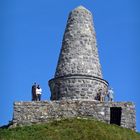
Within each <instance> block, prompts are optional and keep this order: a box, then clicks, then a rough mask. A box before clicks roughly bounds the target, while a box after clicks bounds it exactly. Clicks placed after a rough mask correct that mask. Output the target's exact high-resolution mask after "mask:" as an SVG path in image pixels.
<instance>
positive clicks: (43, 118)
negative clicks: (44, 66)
mask: <svg viewBox="0 0 140 140" xmlns="http://www.w3.org/2000/svg"><path fill="white" fill-rule="evenodd" d="M113 107H114V108H115V107H118V108H121V117H120V126H122V127H126V128H130V129H133V130H135V129H136V126H135V124H136V122H135V121H136V119H135V105H134V104H133V103H132V102H99V101H93V100H60V101H37V102H15V103H14V115H13V126H17V125H19V126H20V125H31V124H36V123H42V122H43V123H45V122H50V121H53V120H59V119H64V118H73V117H84V118H90V117H91V118H94V119H97V120H100V121H103V122H107V123H108V124H110V122H111V108H113Z"/></svg>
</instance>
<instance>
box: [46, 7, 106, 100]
mask: <svg viewBox="0 0 140 140" xmlns="http://www.w3.org/2000/svg"><path fill="white" fill-rule="evenodd" d="M49 86H50V90H51V100H61V99H89V100H94V99H95V96H96V94H97V92H98V90H99V89H103V90H104V91H106V90H107V86H108V83H107V81H105V80H103V77H102V72H101V66H100V62H99V57H98V50H97V43H96V34H95V30H94V26H93V19H92V14H91V12H90V11H89V10H87V9H86V8H84V7H83V6H79V7H77V8H76V9H74V10H73V11H71V12H70V14H69V17H68V21H67V26H66V29H65V33H64V37H63V41H62V48H61V52H60V56H59V60H58V64H57V68H56V72H55V77H54V78H53V79H51V80H50V81H49Z"/></svg>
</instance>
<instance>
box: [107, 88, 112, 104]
mask: <svg viewBox="0 0 140 140" xmlns="http://www.w3.org/2000/svg"><path fill="white" fill-rule="evenodd" d="M107 96H108V101H111V102H112V101H113V99H114V91H113V89H112V88H109V89H108V93H107Z"/></svg>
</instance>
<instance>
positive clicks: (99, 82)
mask: <svg viewBox="0 0 140 140" xmlns="http://www.w3.org/2000/svg"><path fill="white" fill-rule="evenodd" d="M49 86H50V90H51V101H33V102H15V103H14V115H13V125H14V126H16V125H28V124H34V123H42V122H49V121H52V120H54V119H62V118H72V117H86V118H89V117H90V118H95V119H97V120H100V121H104V122H107V123H109V124H110V123H111V124H112V123H113V124H117V125H119V126H122V127H126V128H130V129H133V130H135V128H136V118H135V105H134V104H133V103H132V102H100V101H97V100H95V96H96V95H97V93H98V90H99V89H102V90H103V91H104V92H106V91H107V88H108V82H107V81H106V80H104V79H103V76H102V71H101V65H100V62H99V56H98V50H97V43H96V34H95V30H94V26H93V19H92V14H91V12H90V11H89V10H87V9H86V8H84V7H83V6H79V7H77V8H75V9H74V10H73V11H71V12H70V14H69V17H68V21H67V26H66V30H65V33H64V37H63V41H62V49H61V52H60V56H59V60H58V64H57V68H56V72H55V76H54V78H53V79H51V80H50V81H49Z"/></svg>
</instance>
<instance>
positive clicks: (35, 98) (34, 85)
mask: <svg viewBox="0 0 140 140" xmlns="http://www.w3.org/2000/svg"><path fill="white" fill-rule="evenodd" d="M36 88H37V84H36V83H34V84H33V85H32V101H37V96H36Z"/></svg>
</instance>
